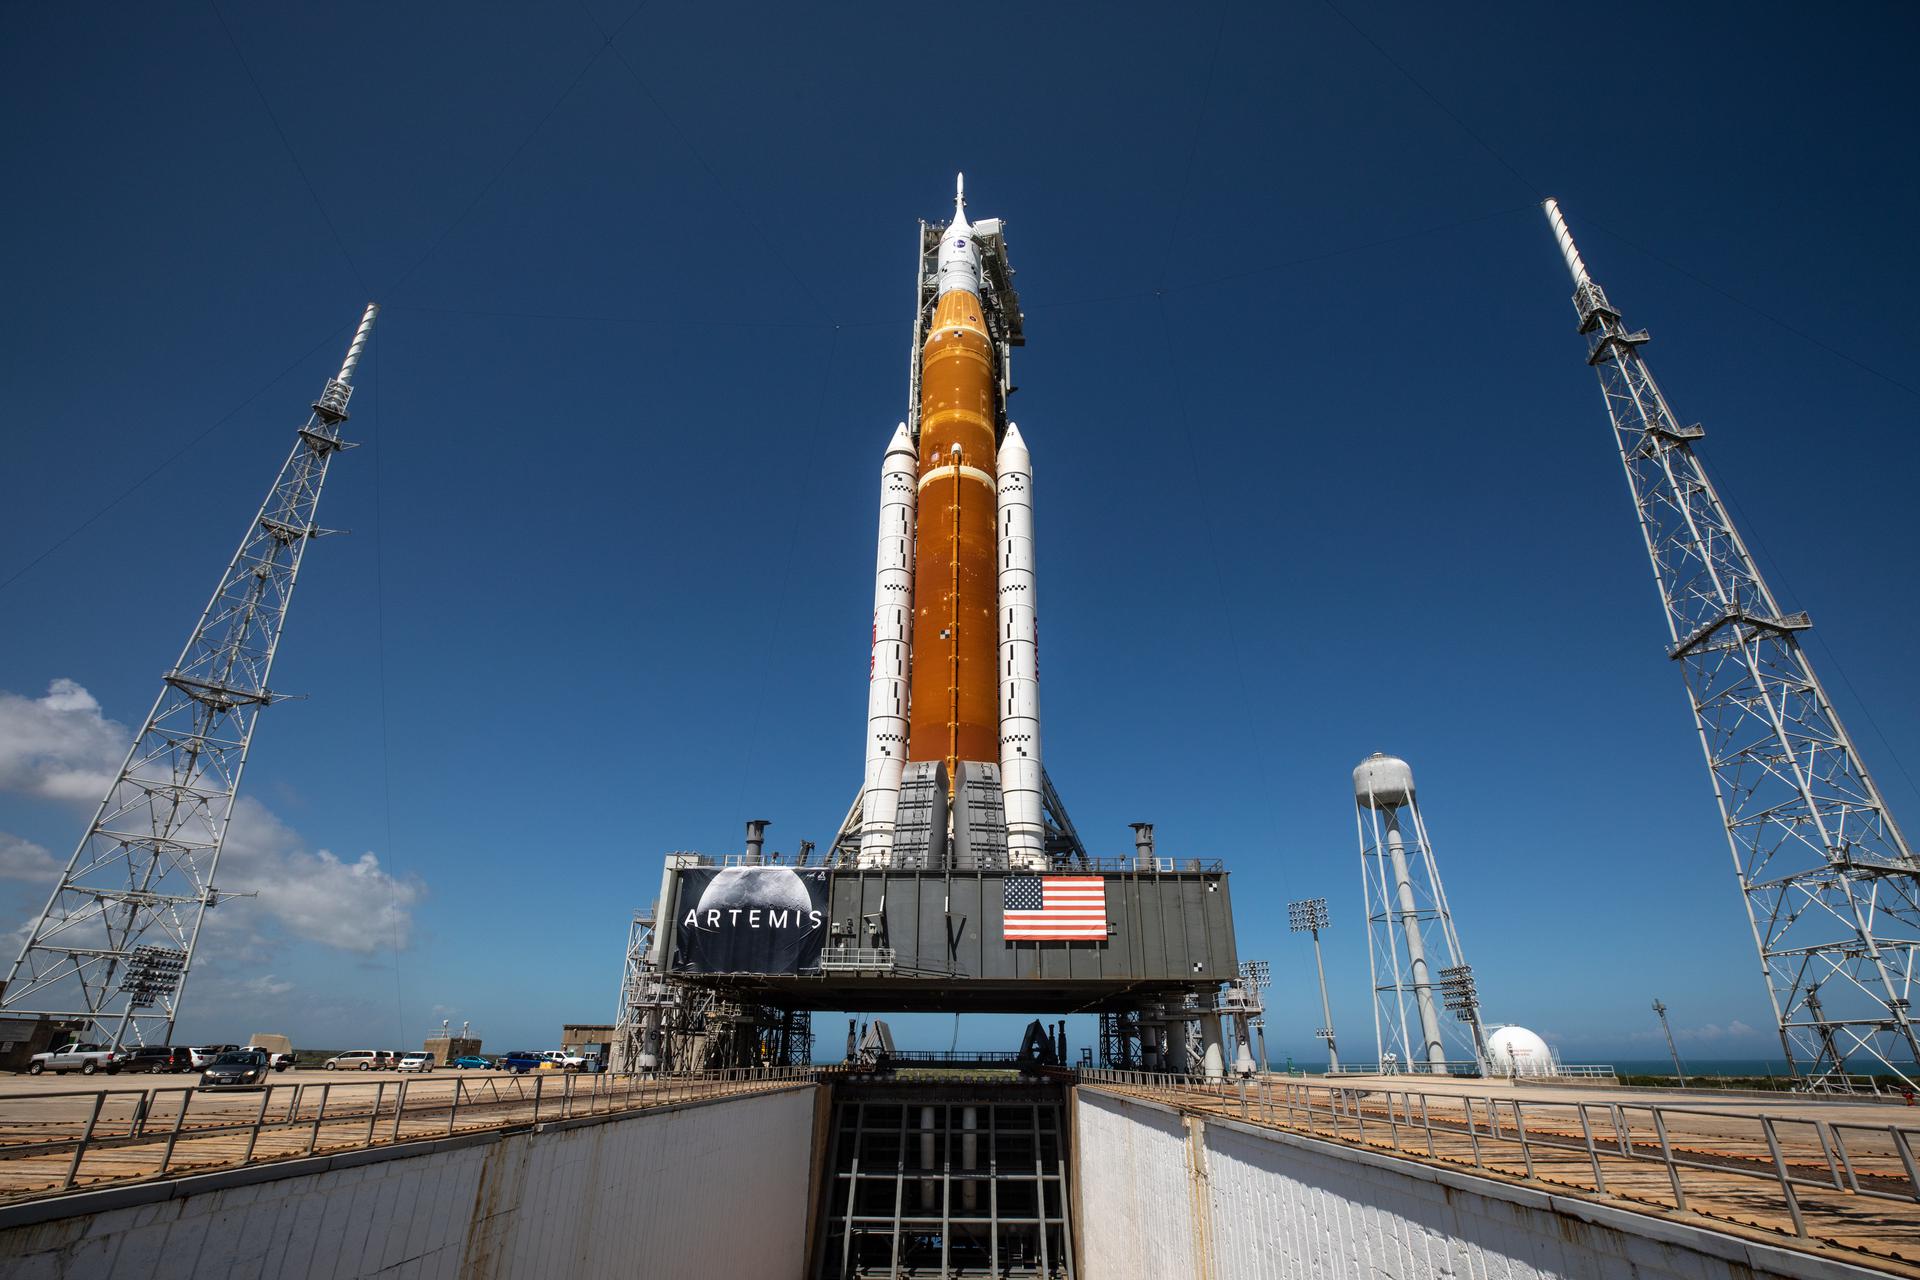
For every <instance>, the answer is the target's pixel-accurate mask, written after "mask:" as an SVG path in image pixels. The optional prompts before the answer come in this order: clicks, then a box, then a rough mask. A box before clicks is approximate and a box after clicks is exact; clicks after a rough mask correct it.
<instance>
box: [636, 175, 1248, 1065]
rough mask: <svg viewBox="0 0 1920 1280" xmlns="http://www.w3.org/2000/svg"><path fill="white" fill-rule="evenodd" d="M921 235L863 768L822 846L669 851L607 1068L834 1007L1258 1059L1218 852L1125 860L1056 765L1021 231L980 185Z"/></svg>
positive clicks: (1151, 1060) (729, 1059) (770, 1031)
mask: <svg viewBox="0 0 1920 1280" xmlns="http://www.w3.org/2000/svg"><path fill="white" fill-rule="evenodd" d="M918 250H919V253H918V260H917V263H916V273H915V279H916V297H915V308H916V309H915V313H914V341H913V355H912V363H911V366H910V367H911V377H910V394H909V402H910V408H909V417H908V419H907V421H905V422H902V423H901V424H900V425H899V426H898V428H896V430H895V431H894V432H893V436H892V439H891V440H890V441H889V442H888V443H887V445H886V449H885V451H884V454H883V456H882V460H881V467H880V504H879V505H880V513H879V514H880V521H879V539H878V542H879V546H878V555H877V559H876V565H875V572H874V608H873V640H872V654H871V672H870V683H869V689H868V704H867V735H866V771H865V778H864V781H863V784H862V786H861V788H860V791H859V793H858V795H857V796H856V797H855V799H854V802H853V805H852V806H851V808H850V809H849V811H848V813H847V816H846V819H845V821H844V822H843V823H842V824H841V827H840V830H839V832H838V833H837V834H836V836H835V838H834V840H833V841H832V843H831V845H830V846H829V847H828V848H827V849H826V850H825V851H823V852H821V853H820V854H818V855H816V854H815V852H814V849H813V846H812V845H811V844H810V843H807V842H802V844H801V847H800V852H799V853H798V854H797V855H794V856H785V855H781V854H778V853H770V852H767V851H766V849H765V842H764V832H765V827H766V825H767V824H766V823H765V822H763V821H756V822H750V823H748V824H747V842H746V848H745V850H744V851H743V852H741V853H738V854H726V855H722V856H719V857H714V856H709V855H706V854H694V853H674V854H669V855H668V856H667V859H666V865H665V867H664V869H663V872H662V875H661V881H660V893H659V897H658V899H657V901H656V903H655V907H654V910H653V911H652V912H641V913H639V914H638V915H636V917H635V919H634V923H633V929H632V932H631V934H630V936H629V943H628V948H627V957H626V969H625V980H624V982H623V990H622V997H621V1008H620V1014H619V1026H618V1028H617V1030H616V1033H615V1041H616V1045H615V1049H614V1054H615V1058H616V1065H630V1066H632V1067H634V1068H638V1069H642V1070H654V1069H661V1070H688V1069H701V1068H708V1067H721V1066H757V1065H762V1064H767V1063H788V1062H793V1063H798V1062H805V1061H807V1060H809V1057H810V1054H811V1044H810V1040H811V1016H812V1014H813V1013H815V1012H818V1011H822V1010H840V1011H849V1012H854V1013H861V1012H876V1013H879V1012H954V1013H958V1012H979V1013H1029V1012H1030V1013H1033V1014H1035V1015H1047V1014H1061V1015H1063V1014H1066V1013H1069V1012H1072V1013H1086V1012H1092V1013H1097V1014H1099V1015H1100V1017H1101V1045H1100V1054H1099V1057H1100V1060H1101V1062H1102V1063H1103V1064H1106V1065H1113V1066H1126V1067H1142V1068H1148V1069H1154V1070H1166V1071H1178V1072H1194V1073H1196V1074H1206V1075H1211V1076H1216V1077H1217V1076H1220V1075H1223V1074H1224V1073H1225V1071H1226V1069H1227V1066H1228V1063H1229V1062H1231V1063H1232V1065H1233V1067H1234V1068H1235V1069H1237V1070H1249V1071H1250V1070H1251V1069H1252V1064H1253V1058H1252V1055H1251V1053H1250V1052H1249V1050H1248V1049H1247V1047H1246V1046H1247V1032H1248V1027H1249V1024H1250V1023H1251V1022H1252V1021H1253V1020H1254V1019H1256V1018H1257V1017H1258V1015H1259V1014H1260V1008H1259V1001H1258V994H1257V991H1256V990H1255V989H1254V988H1253V987H1251V986H1250V985H1247V984H1243V983H1242V982H1240V981H1239V966H1238V957H1237V955H1236V952H1235V945H1234V932H1233V918H1232V911H1231V907H1230V902H1229V897H1228V891H1227V873H1226V871H1225V869H1224V868H1223V867H1222V865H1221V864H1220V863H1219V862H1218V861H1203V860H1188V859H1179V860H1176V859H1172V858H1164V857H1160V856H1158V855H1156V854H1155V852H1154V847H1153V829H1152V827H1151V825H1149V824H1146V823H1136V824H1133V825H1134V827H1135V835H1134V842H1133V843H1134V851H1133V853H1132V854H1131V855H1130V856H1127V857H1124V858H1112V859H1103V858H1095V857H1093V856H1091V855H1090V854H1089V853H1088V851H1087V849H1086V847H1085V846H1084V844H1083V843H1082V842H1081V839H1080V836H1079V834H1078V833H1077V832H1076V831H1075V829H1074V826H1073V823H1072V821H1071V820H1070V819H1069V818H1068V817H1067V813H1066V809H1065V807H1064V805H1063V804H1062V803H1061V801H1060V797H1059V795H1058V794H1057V793H1056V792H1055V790H1054V788H1053V785H1052V783H1051V782H1050V781H1049V780H1048V777H1047V772H1046V769H1045V766H1044V764H1043V762H1042V756H1041V747H1040V742H1041V739H1040V708H1039V672H1038V661H1037V648H1038V641H1037V630H1036V626H1037V621H1036V605H1035V585H1036V578H1035V565H1034V533H1033V472H1032V461H1031V457H1030V455H1029V452H1028V448H1027V445H1026V442H1025V440H1024V439H1023V438H1022V436H1021V433H1020V429H1019V428H1018V427H1017V426H1016V425H1015V424H1014V423H1013V422H1011V421H1010V420H1009V419H1008V417H1007V399H1008V396H1009V395H1010V394H1011V392H1012V391H1013V389H1014V388H1013V383H1012V381H1011V377H1010V373H1009V360H1010V357H1011V354H1012V350H1013V348H1015V347H1018V346H1022V345H1024V342H1025V335H1024V333H1023V330H1022V322H1021V314H1020V306H1019V297H1018V295H1017V294H1016V293H1015V291H1014V288H1013V269H1012V267H1011V266H1010V265H1009V264H1008V261H1007V248H1006V238H1005V234H1004V230H1003V228H1002V225H1001V223H1000V221H999V220H998V219H985V220H981V221H978V222H973V221H970V220H969V219H968V217H967V211H966V200H965V190H964V186H963V185H962V186H961V187H960V188H959V189H958V190H957V191H956V195H955V199H954V212H953V217H952V219H951V221H949V222H945V223H941V224H933V223H926V222H922V223H921V224H920V237H919V243H918ZM1223 988H1224V989H1223ZM1223 1020H1224V1021H1225V1022H1227V1023H1228V1024H1230V1026H1231V1028H1232V1031H1233V1033H1234V1036H1233V1043H1234V1045H1235V1046H1237V1047H1236V1048H1234V1049H1231V1050H1230V1049H1229V1047H1228V1044H1227V1041H1226V1039H1225V1037H1224V1035H1223V1026H1222V1023H1223ZM852 1038H853V1037H852V1035H851V1032H850V1033H849V1039H850V1041H851V1040H852ZM1030 1038H1031V1037H1030ZM1064 1038H1065V1037H1064V1032H1062V1034H1061V1036H1060V1040H1059V1041H1058V1042H1055V1041H1053V1040H1052V1039H1051V1037H1050V1036H1049V1037H1048V1039H1047V1047H1048V1050H1049V1052H1050V1053H1051V1056H1052V1060H1053V1061H1056V1062H1058V1061H1059V1060H1060V1059H1062V1058H1064V1057H1065V1056H1066V1047H1065V1044H1064ZM851 1048H852V1046H851V1045H850V1049H851ZM1010 1056H1011V1055H1010Z"/></svg>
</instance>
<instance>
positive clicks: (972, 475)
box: [907, 289, 1000, 785]
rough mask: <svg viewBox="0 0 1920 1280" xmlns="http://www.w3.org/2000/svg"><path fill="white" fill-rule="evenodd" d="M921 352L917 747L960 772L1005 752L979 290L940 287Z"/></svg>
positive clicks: (910, 744)
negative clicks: (966, 763) (964, 763)
mask: <svg viewBox="0 0 1920 1280" xmlns="http://www.w3.org/2000/svg"><path fill="white" fill-rule="evenodd" d="M920 362H921V373H920V478H919V485H920V495H919V518H918V520H917V522H916V525H917V529H916V533H915V538H914V578H913V606H914V617H913V693H912V697H911V698H910V699H909V701H908V713H909V727H908V737H907V758H908V759H909V760H945V761H946V762H947V777H948V778H949V780H951V779H952V777H953V774H954V766H955V765H956V764H957V763H958V762H959V761H961V760H989V761H998V760H999V758H1000V720H999V698H998V690H999V672H998V670H997V669H996V664H995V653H996V652H997V649H996V639H997V637H996V636H995V632H994V627H995V618H996V616H997V610H998V598H997V597H998V578H997V576H996V566H995V562H994V546H995V542H994V516H995V508H996V493H995V480H994V475H995V444H996V442H995V440H994V421H995V416H996V414H995V389H994V373H993V347H992V343H991V341H990V340H989V338H988V337H987V326H986V323H985V321H984V319H983V318H982V307H981V305H980V299H979V297H978V296H977V295H975V294H973V293H969V292H967V291H965V290H961V289H956V290H953V291H952V292H949V293H946V294H943V295H942V296H941V297H940V300H939V302H938V303H937V304H935V307H934V314H933V324H932V327H931V329H930V331H929V332H928V334H927V340H926V344H925V345H924V346H923V347H922V348H921V352H920ZM949 785H951V782H949Z"/></svg>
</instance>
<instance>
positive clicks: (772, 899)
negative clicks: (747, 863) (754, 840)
mask: <svg viewBox="0 0 1920 1280" xmlns="http://www.w3.org/2000/svg"><path fill="white" fill-rule="evenodd" d="M736 907H737V908H739V909H741V910H743V911H744V910H748V909H750V908H754V907H758V908H760V909H761V910H763V911H765V910H768V909H772V910H776V911H777V910H780V909H782V908H786V909H789V910H796V911H798V912H800V914H801V915H803V916H804V915H805V914H806V913H807V912H808V911H810V910H812V909H813V899H812V898H811V897H809V896H808V895H807V886H806V885H805V884H803V883H802V882H801V880H800V875H799V873H798V872H796V871H794V870H793V869H792V868H791V867H728V868H726V869H725V870H723V871H722V872H720V874H719V875H717V876H715V877H714V878H713V881H712V882H711V883H710V884H708V885H707V888H706V892H704V893H702V894H701V895H700V905H699V906H698V907H697V908H696V910H697V911H698V912H699V914H700V919H702V920H707V919H710V918H711V917H710V916H709V915H708V914H707V913H708V911H710V910H713V909H716V908H717V909H719V910H721V911H728V912H730V911H732V910H733V909H734V908H736ZM723 918H725V917H723Z"/></svg>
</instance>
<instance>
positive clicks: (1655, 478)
mask: <svg viewBox="0 0 1920 1280" xmlns="http://www.w3.org/2000/svg"><path fill="white" fill-rule="evenodd" d="M1545 209H1546V213H1547V221H1548V223H1549V224H1550V225H1551V226H1552V228H1553V234H1554V238H1555V239H1556V240H1558V241H1559V244H1560V252H1561V256H1562V257H1564V258H1565V259H1566V263H1567V270H1568V272H1569V273H1570V274H1571V275H1572V276H1573V283H1574V294H1573V306H1574V310H1575V311H1576V312H1578V313H1579V316H1580V332H1581V333H1584V334H1586V335H1587V351H1588V355H1587V363H1588V364H1590V365H1592V366H1593V368H1594V370H1595V372H1596V373H1598V374H1599V376H1600V391H1601V394H1602V396H1603V397H1604V399H1605V400H1606V405H1607V415H1608V417H1609V418H1610V419H1611V420H1612V424H1613V433H1614V443H1615V445H1616V446H1617V447H1618V448H1619V451H1620V462H1621V464H1622V466H1624V467H1625V468H1626V473H1627V487H1628V490H1629V492H1630V493H1631V494H1632V497H1633V505H1634V513H1635V515H1637V516H1638V517H1639V520H1640V531H1641V534H1642V535H1643V536H1644V538H1645V541H1646V547H1647V554H1648V555H1649V557H1651V559H1652V561H1653V575H1654V581H1655V584H1656V585H1657V586H1658V588H1659V591H1660V600H1661V604H1662V606H1663V607H1664V609H1665V612H1666V617H1667V634H1668V637H1669V639H1670V641H1671V644H1670V645H1669V647H1668V649H1667V656H1668V657H1669V658H1671V659H1672V660H1673V661H1675V662H1677V663H1679V664H1680V669H1681V673H1682V675H1683V676H1684V677H1685V679H1686V685H1687V694H1688V699H1689V702H1690V704H1691V706H1692V708H1693V717H1694V727H1695V729H1696V730H1697V731H1698V733H1699V735H1700V745H1701V747H1702V749H1703V750H1704V751H1705V753H1706V758H1707V769H1708V772H1709V773H1710V774H1711V776H1712V779H1713V791H1714V798H1715V799H1716V800H1717V801H1718V802H1719V805H1720V817H1721V821H1722V822H1723V823H1724V824H1725V826H1726V830H1727V841H1728V844H1729V846H1730V847H1731V849H1732V852H1733V865H1734V873H1735V875H1736V876H1737V877H1738V878H1739V881H1740V892H1741V894H1742V895H1743V896H1744V898H1745V900H1746V906H1747V918H1748V921H1749V923H1750V924H1751V926H1752V929H1753V940H1754V944H1755V946H1756V947H1757V948H1758V949H1759V952H1760V965H1761V969H1762V971H1763V972H1764V974H1765V976H1766V980H1767V992H1768V995H1769V996H1770V997H1771V998H1772V1000H1773V1011H1774V1018H1775V1020H1776V1022H1777V1023H1778V1025H1779V1028H1780V1043H1781V1047H1782V1048H1783V1049H1784V1050H1785V1051H1786V1055H1787V1066H1788V1069H1789V1070H1791V1071H1793V1072H1794V1073H1795V1074H1796V1075H1802V1076H1805V1077H1806V1078H1807V1079H1809V1080H1810V1081H1813V1082H1815V1083H1816V1084H1838V1085H1840V1086H1841V1087H1845V1080H1846V1073H1847V1064H1848V1061H1849V1060H1850V1059H1852V1058H1854V1057H1855V1056H1857V1055H1861V1056H1865V1057H1866V1058H1868V1059H1870V1060H1871V1063H1872V1069H1873V1070H1875V1071H1891V1072H1893V1073H1894V1074H1896V1075H1898V1076H1900V1077H1901V1078H1902V1079H1904V1080H1906V1081H1908V1082H1909V1083H1915V1082H1920V1070H1916V1066H1915V1061H1916V1059H1917V1058H1920V1044H1916V1043H1915V1038H1914V1027H1913V1022H1912V1017H1911V1005H1910V1000H1911V997H1912V992H1913V983H1914V980H1915V976H1916V975H1915V969H1916V965H1920V864H1917V863H1916V862H1915V860H1914V856H1913V852H1912V849H1911V848H1910V847H1909V846H1908V844H1907V841H1906V838H1905V837H1904V836H1903V835H1902V834H1901V832H1900V828H1899V826H1898V825H1896V824H1895V822H1894V820H1893V815H1892V813H1890V812H1889V811H1888V809H1887V805H1886V801H1885V800H1884V799H1883V798H1882V797H1881V795H1880V789H1879V788H1878V787H1877V786H1876V785H1875V784H1874V781H1873V779H1872V777H1871V776H1870V775H1869V774H1868V773H1867V768H1866V765H1865V764H1864V763H1863V762H1862V761H1861V759H1860V754H1859V752H1858V751H1857V750H1856V749H1855V747H1854V744H1853V740H1852V738H1850V737H1848V736H1847V731H1846V727H1845V726H1844V725H1842V724H1841V723H1840V717H1839V714H1838V713H1837V712H1835V711H1834V708H1833V703H1832V701H1831V700H1830V699H1829V698H1828V697H1827V693H1826V690H1825V689H1824V688H1822V687H1821V684H1820V681H1819V678H1818V677H1816V676H1815V675H1814V672H1813V666H1812V664H1811V663H1809V662H1808V661H1807V656H1806V654H1805V653H1804V652H1803V651H1802V650H1801V648H1800V641H1799V633H1800V632H1802V631H1805V630H1806V629H1807V628H1808V627H1809V626H1811V625H1812V623H1811V622H1810V621H1809V620H1808V618H1807V615H1806V614H1804V613H1788V612H1786V611H1784V610H1783V609H1781V607H1780V605H1779V604H1778V602H1777V601H1776V600H1775V599H1774V595H1773V591H1772V590H1771V589H1770V588H1769V587H1768V586H1767V583H1766V581H1765V579H1763V578H1762V577H1761V576H1760V568H1759V566H1758V565H1757V564H1755V563H1754V560H1753V557H1752V555H1750V554H1749V553H1748V551H1747V547H1746V543H1745V542H1744V541H1742V540H1741V537H1740V533H1739V530H1737V529H1736V528H1735V527H1734V523H1733V518H1732V516H1731V515H1729V514H1728V512H1727V509H1726V507H1725V505H1723V504H1722V502H1721V501H1720V495H1719V492H1718V491H1717V490H1716V489H1715V488H1714V485H1713V482H1712V481H1711V480H1709V479H1708V477H1707V473H1706V469H1705V468H1704V467H1702V466H1701V464H1700V459H1699V457H1698V456H1697V455H1696V454H1695V453H1694V450H1693V444H1694V441H1696V440H1698V439H1700V438H1701V437H1702V436H1703V435H1705V434H1706V433H1705V431H1704V430H1703V429H1702V428H1701V427H1699V426H1698V425H1687V424H1682V423H1681V421H1680V420H1679V419H1678V418H1676V417H1675V416H1674V414H1673V411H1672V409H1671V408H1670V407H1669V406H1668V404H1667V399H1666V397H1665V396H1664V395H1662V394H1661V391H1660V387H1659V385H1658V384H1657V383H1655V382H1654V380H1653V375H1652V373H1650V372H1649V371H1648V370H1647V366H1646V362H1645V361H1643V360H1642V359H1641V358H1640V348H1641V346H1642V345H1644V344H1645V343H1646V341H1647V335H1646V333H1645V332H1644V331H1642V330H1631V329H1628V328H1627V326H1626V325H1625V324H1624V323H1622V322H1621V319H1620V312H1619V311H1617V310H1616V309H1615V308H1614V307H1613V305H1612V303H1610V302H1608V300H1607V295H1606V293H1605V292H1604V291H1603V290H1602V289H1601V288H1600V286H1599V285H1598V284H1596V283H1595V282H1594V281H1593V279H1592V277H1590V276H1589V275H1588V274H1587V266H1586V263H1585V262H1584V261H1583V260H1582V259H1581V257H1580V252H1579V250H1578V249H1576V248H1575V247H1574V244H1573V236H1572V234H1571V233H1570V232H1569V231H1568V230H1567V224H1566V220H1565V219H1563V218H1562V217H1561V216H1560V207H1559V205H1557V204H1556V203H1555V202H1554V201H1552V200H1549V201H1547V202H1546V204H1545Z"/></svg>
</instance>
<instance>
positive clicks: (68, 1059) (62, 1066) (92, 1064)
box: [27, 1043, 124, 1076]
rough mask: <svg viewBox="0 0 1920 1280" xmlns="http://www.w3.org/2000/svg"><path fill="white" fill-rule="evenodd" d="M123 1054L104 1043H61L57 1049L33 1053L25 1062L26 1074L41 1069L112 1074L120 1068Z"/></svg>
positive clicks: (35, 1074)
mask: <svg viewBox="0 0 1920 1280" xmlns="http://www.w3.org/2000/svg"><path fill="white" fill-rule="evenodd" d="M123 1056H124V1055H122V1054H118V1053H115V1052H114V1051H113V1050H112V1049H109V1048H108V1047H107V1046H106V1045H104V1044H77V1043H76V1044H63V1045H61V1046H60V1047H59V1048H58V1049H49V1050H47V1051H46V1052H45V1053H36V1054H34V1055H33V1057H32V1058H31V1059H29V1060H28V1062H27V1074H28V1075H30V1076H37V1075H39V1074H40V1073H41V1072H42V1071H78V1072H79V1073H80V1074H81V1075H83V1076H90V1075H92V1074H93V1073H94V1072H96V1071H104V1072H106V1073H107V1074H108V1075H112V1074H114V1073H115V1072H117V1071H119V1070H120V1061H121V1058H122V1057H123Z"/></svg>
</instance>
